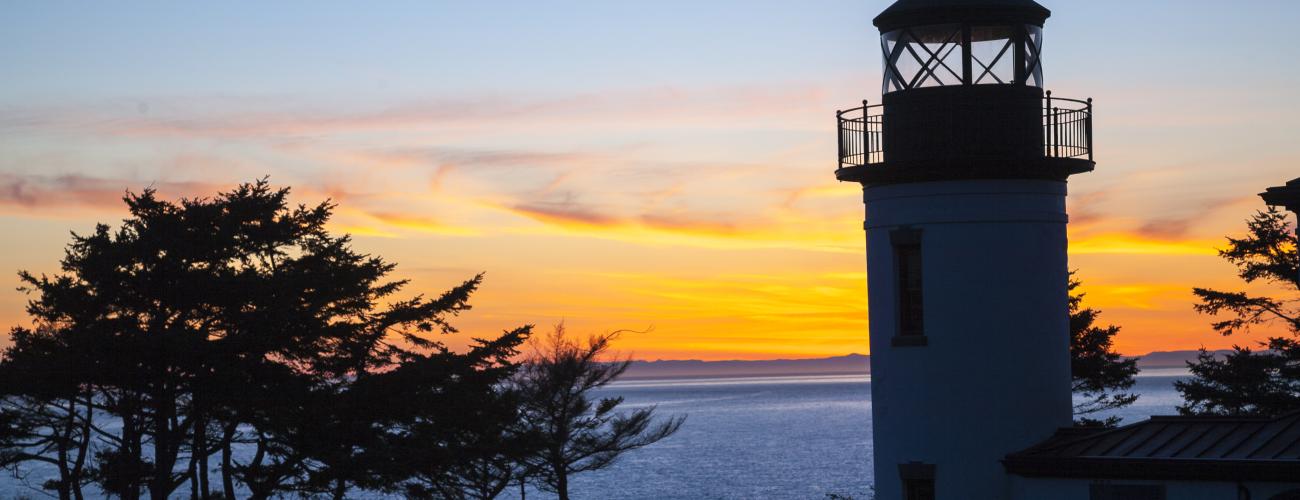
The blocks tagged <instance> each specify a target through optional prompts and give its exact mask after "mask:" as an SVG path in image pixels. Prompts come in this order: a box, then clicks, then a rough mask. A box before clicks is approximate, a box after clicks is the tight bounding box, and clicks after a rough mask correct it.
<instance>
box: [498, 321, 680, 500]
mask: <svg viewBox="0 0 1300 500" xmlns="http://www.w3.org/2000/svg"><path fill="white" fill-rule="evenodd" d="M618 335H619V332H613V333H607V334H603V335H592V336H590V337H588V338H587V339H586V341H585V342H583V341H578V340H574V339H571V338H569V337H568V336H567V335H566V334H565V330H564V325H563V324H560V325H557V326H556V327H555V329H554V330H553V331H552V332H551V333H550V334H549V335H547V336H546V338H545V339H544V340H540V341H537V342H536V343H535V344H534V346H533V347H534V349H533V352H532V353H531V355H530V356H529V357H528V359H527V360H526V362H525V363H524V365H523V367H522V368H521V369H520V371H519V376H518V377H517V378H516V387H517V389H518V390H519V392H520V394H521V396H522V397H523V414H524V421H525V422H526V424H527V425H528V426H529V427H530V428H532V429H535V430H536V433H537V435H538V437H539V438H540V439H541V443H540V444H541V446H540V449H539V451H538V452H537V453H536V454H533V455H531V456H529V457H527V458H526V460H525V466H526V470H525V471H524V472H525V473H526V474H527V475H528V477H530V478H537V479H541V481H542V483H541V486H542V488H543V489H545V490H548V491H552V492H554V493H556V494H558V495H559V497H560V500H568V498H569V477H570V476H571V475H573V474H577V473H581V472H587V471H593V470H599V469H602V468H605V467H607V466H609V465H610V464H612V463H614V461H615V460H616V459H617V458H618V457H619V456H620V455H622V454H623V453H624V452H627V451H629V450H634V449H637V448H641V447H643V446H647V445H650V444H652V443H655V442H657V441H659V440H661V439H664V438H666V437H668V436H670V435H672V434H673V433H675V432H677V430H678V429H679V428H681V425H682V423H683V422H684V421H685V417H677V418H670V419H668V420H666V421H662V422H659V423H657V424H656V423H655V422H654V410H655V408H654V407H650V408H642V409H638V410H634V411H632V412H631V413H620V412H617V411H615V410H616V409H617V408H618V405H619V404H621V403H622V402H623V398H621V397H614V398H602V399H600V400H598V401H596V400H593V399H592V394H591V392H592V391H593V390H596V389H599V388H601V387H604V386H605V385H607V384H609V383H610V382H613V381H614V379H616V378H618V376H619V375H622V374H623V372H624V371H626V370H627V367H628V365H629V364H630V361H629V360H627V359H621V360H606V359H601V358H602V357H603V356H607V355H608V354H609V349H610V343H611V342H612V341H613V340H614V339H615V338H617V337H618Z"/></svg>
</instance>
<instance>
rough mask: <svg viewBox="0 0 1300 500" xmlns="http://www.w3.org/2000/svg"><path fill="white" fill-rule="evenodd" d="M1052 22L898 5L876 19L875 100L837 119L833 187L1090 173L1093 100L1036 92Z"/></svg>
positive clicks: (985, 1) (966, 4)
mask: <svg viewBox="0 0 1300 500" xmlns="http://www.w3.org/2000/svg"><path fill="white" fill-rule="evenodd" d="M1050 16H1051V11H1049V10H1047V8H1045V7H1043V6H1042V5H1039V4H1038V3H1037V2H1035V1H1034V0H899V1H898V2H896V3H894V4H893V5H892V6H890V7H889V8H888V9H886V10H885V11H884V12H882V13H881V14H880V15H879V16H877V17H876V19H875V25H876V27H877V28H879V29H880V45H881V50H882V62H883V68H882V69H883V71H882V75H883V85H882V88H881V94H882V96H881V98H880V101H879V102H878V103H871V102H869V101H863V103H862V107H859V108H853V109H849V110H844V111H840V112H838V113H837V114H836V120H837V122H838V124H839V153H840V154H839V159H840V162H839V169H838V170H837V171H836V177H838V178H839V179H840V180H842V181H852V182H860V183H863V184H865V185H878V184H891V183H905V182H927V181H938V180H957V179H1008V178H1027V179H1055V180H1065V179H1066V178H1068V177H1069V176H1070V175H1073V174H1078V173H1083V172H1088V171H1091V170H1092V169H1093V166H1094V163H1093V148H1092V115H1093V105H1092V100H1091V99H1069V98H1062V97H1060V96H1053V95H1052V92H1050V91H1046V90H1045V88H1044V84H1045V80H1044V75H1043V26H1044V24H1045V23H1046V21H1047V18H1048V17H1050Z"/></svg>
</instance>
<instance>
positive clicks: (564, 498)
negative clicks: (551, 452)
mask: <svg viewBox="0 0 1300 500" xmlns="http://www.w3.org/2000/svg"><path fill="white" fill-rule="evenodd" d="M565 469H566V467H563V466H561V467H555V493H556V494H558V495H560V500H569V473H568V471H567V470H565Z"/></svg>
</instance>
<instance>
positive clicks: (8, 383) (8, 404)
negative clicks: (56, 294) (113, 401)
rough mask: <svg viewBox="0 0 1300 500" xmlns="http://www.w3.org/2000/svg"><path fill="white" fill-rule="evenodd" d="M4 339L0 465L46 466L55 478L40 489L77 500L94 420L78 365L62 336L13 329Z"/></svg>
mask: <svg viewBox="0 0 1300 500" xmlns="http://www.w3.org/2000/svg"><path fill="white" fill-rule="evenodd" d="M10 339H11V341H12V342H13V345H11V346H10V347H9V348H7V349H6V350H5V352H4V354H3V357H2V358H0V467H9V468H14V469H15V472H17V467H18V466H19V465H20V464H23V463H25V462H40V463H44V464H47V465H51V466H53V467H54V468H55V469H56V470H57V471H58V473H59V477H58V479H54V480H50V481H47V482H45V483H44V484H42V485H41V486H42V487H43V488H44V489H47V490H53V491H55V492H57V494H58V496H59V498H60V499H71V498H75V499H78V500H80V499H82V498H84V495H83V493H82V486H83V485H84V484H85V482H86V481H87V479H88V476H89V474H88V472H89V471H88V459H89V458H91V457H90V456H89V453H90V452H91V449H90V445H91V428H92V425H93V419H94V412H93V408H92V406H91V404H90V395H89V389H88V387H87V386H86V385H85V384H83V383H82V382H81V380H82V378H81V376H80V375H81V374H80V371H81V367H82V365H81V363H78V359H77V355H76V354H75V353H74V352H73V351H72V350H71V349H69V346H68V345H67V343H66V341H67V335H66V332H61V331H58V330H55V329H52V328H38V329H36V330H30V329H26V328H15V329H13V331H12V332H11V333H10Z"/></svg>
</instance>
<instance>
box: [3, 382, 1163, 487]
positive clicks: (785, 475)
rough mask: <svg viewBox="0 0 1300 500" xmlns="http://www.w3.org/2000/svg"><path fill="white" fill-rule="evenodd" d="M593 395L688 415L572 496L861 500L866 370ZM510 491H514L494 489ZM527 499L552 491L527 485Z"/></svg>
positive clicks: (1141, 411)
mask: <svg viewBox="0 0 1300 500" xmlns="http://www.w3.org/2000/svg"><path fill="white" fill-rule="evenodd" d="M1184 376H1186V375H1185V373H1184V372H1183V371H1182V370H1172V371H1169V370H1166V371H1159V370H1156V371H1150V370H1149V371H1144V372H1143V374H1142V375H1141V376H1140V377H1139V378H1138V382H1137V386H1136V387H1135V388H1134V389H1135V390H1136V391H1137V392H1138V393H1139V394H1141V398H1140V399H1139V400H1138V402H1137V403H1136V404H1134V405H1133V406H1131V407H1129V408H1126V409H1124V410H1123V411H1122V412H1119V413H1118V415H1119V416H1121V417H1123V418H1124V419H1125V421H1128V422H1132V421H1135V420H1141V419H1144V418H1146V417H1148V416H1150V415H1167V414H1173V413H1175V406H1176V405H1177V404H1178V403H1179V401H1180V399H1179V395H1178V393H1177V392H1176V391H1175V390H1174V388H1173V382H1174V381H1175V380H1178V379H1179V378H1181V377H1184ZM601 395H603V396H623V397H624V398H625V402H624V403H623V407H624V408H629V409H630V408H640V407H646V406H655V407H657V408H658V409H657V411H658V413H659V414H661V415H664V416H668V415H686V416H687V419H686V424H685V425H684V426H682V429H681V431H679V432H678V433H677V434H675V435H673V436H672V437H670V438H668V439H666V440H664V441H661V442H659V443H657V444H655V445H652V446H649V447H646V448H644V449H641V450H636V451H633V452H631V453H629V454H627V455H625V456H624V457H623V458H621V459H620V460H619V461H618V462H617V463H615V464H614V465H613V466H612V467H610V468H608V469H606V470H602V471H597V472H591V473H586V474H581V475H578V476H576V477H574V478H573V479H572V493H573V497H574V498H578V499H601V500H605V499H766V498H774V499H825V498H827V495H829V494H837V495H841V496H852V497H854V498H857V499H866V498H869V492H870V485H871V483H872V464H871V439H870V438H871V397H870V396H871V380H870V378H869V377H867V376H806V377H763V378H738V379H689V380H681V379H678V380H643V381H620V382H616V383H614V384H612V385H611V386H609V387H607V388H605V389H604V390H603V391H602V393H601ZM39 469H40V468H37V470H35V471H31V472H33V473H32V474H30V475H28V476H27V477H25V478H22V479H19V478H15V477H13V475H12V473H9V472H3V473H0V499H8V498H22V497H26V498H43V497H44V496H43V495H42V494H41V493H39V492H38V491H39V488H38V487H36V486H37V485H39V484H40V483H41V481H42V480H43V478H42V477H41V476H44V475H46V474H49V475H53V474H54V472H53V471H52V470H49V471H42V470H39ZM91 492H93V489H92V491H88V493H91ZM356 497H357V498H392V497H385V496H380V495H365V494H359V495H356ZM518 497H519V491H518V490H517V489H511V490H508V491H507V492H506V494H505V495H503V496H502V498H505V499H513V498H518ZM527 497H528V498H529V499H540V498H552V496H551V495H547V494H545V493H541V492H538V491H531V490H530V491H528V492H527Z"/></svg>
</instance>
